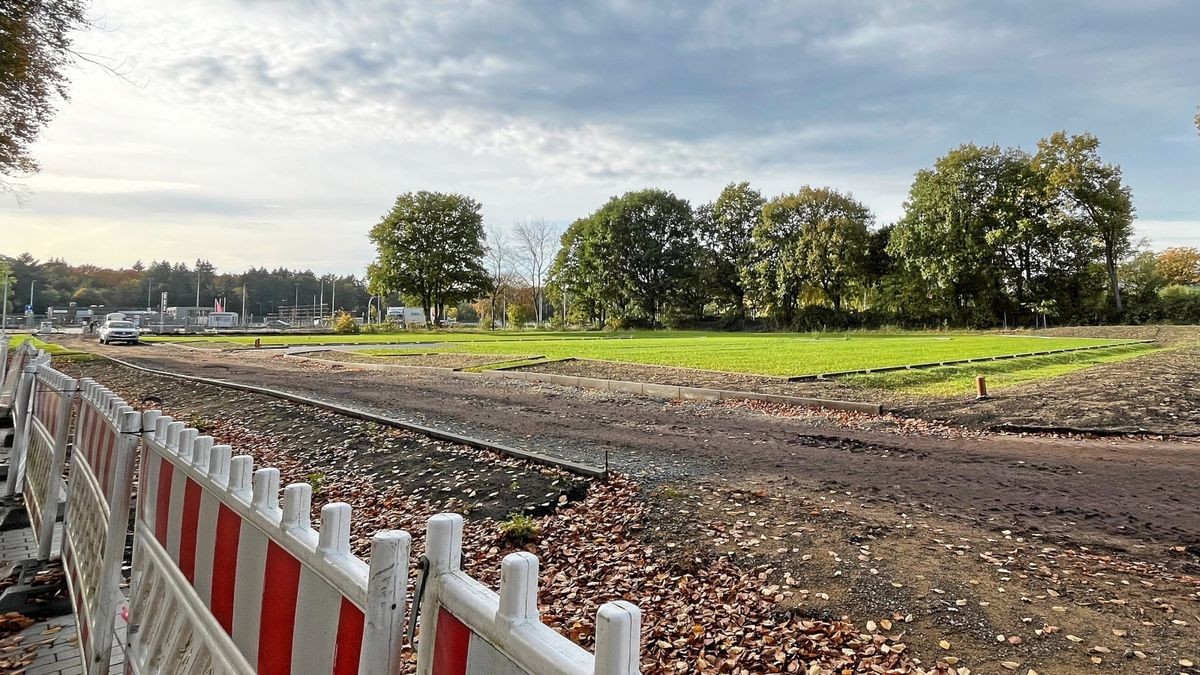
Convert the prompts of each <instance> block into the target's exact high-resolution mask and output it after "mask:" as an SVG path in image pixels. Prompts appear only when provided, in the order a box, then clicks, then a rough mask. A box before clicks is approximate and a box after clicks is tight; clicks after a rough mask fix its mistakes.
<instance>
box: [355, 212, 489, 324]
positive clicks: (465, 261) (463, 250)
mask: <svg viewBox="0 0 1200 675" xmlns="http://www.w3.org/2000/svg"><path fill="white" fill-rule="evenodd" d="M480 211H481V207H480V205H479V202H477V201H475V200H474V199H471V198H470V197H466V196H463V195H458V194H445V193H441V192H426V191H421V192H406V193H404V194H402V195H400V196H399V197H397V198H396V203H395V204H394V205H393V206H392V210H391V211H389V212H388V213H387V215H385V216H384V217H383V219H382V220H380V221H379V223H378V224H377V225H375V227H373V228H371V233H370V238H371V241H372V242H373V243H374V244H375V247H376V250H377V256H376V259H375V261H374V262H373V263H372V264H371V266H370V267H369V268H368V271H367V275H368V278H369V279H370V282H371V284H372V285H375V286H378V287H381V288H386V289H388V290H389V291H398V292H400V293H406V294H410V295H412V296H414V297H416V298H418V299H419V300H420V302H421V307H422V308H423V309H424V310H425V317H426V320H427V321H430V322H434V321H436V320H440V319H441V317H442V316H444V311H445V307H446V305H447V304H450V305H452V306H453V305H454V304H457V303H458V302H462V301H467V300H474V299H475V298H477V297H479V296H481V295H483V294H484V293H486V292H487V290H488V287H489V284H490V283H491V279H490V277H489V275H488V272H487V269H485V267H484V265H483V256H484V231H483V217H482V215H481V214H480Z"/></svg>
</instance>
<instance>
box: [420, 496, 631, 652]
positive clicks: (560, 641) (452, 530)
mask: <svg viewBox="0 0 1200 675" xmlns="http://www.w3.org/2000/svg"><path fill="white" fill-rule="evenodd" d="M462 526H463V519H462V516H460V515H457V514H451V513H444V514H440V515H437V516H434V517H433V518H430V519H429V524H428V529H427V531H426V554H425V555H426V560H425V561H423V562H424V565H425V570H424V578H423V579H422V581H419V582H418V590H420V589H421V587H422V586H423V587H424V592H423V594H422V597H421V600H420V603H421V604H420V622H421V635H420V641H419V643H418V647H417V672H418V673H419V674H420V675H483V674H485V673H502V674H504V675H518V674H520V673H529V674H530V675H593V674H594V675H632V674H634V673H639V672H641V669H640V663H639V653H640V652H639V648H640V637H639V636H640V631H641V613H640V611H639V610H638V608H637V606H635V605H633V604H631V603H628V602H625V601H618V602H609V603H605V604H604V605H602V606H601V607H600V610H599V612H598V614H597V616H596V654H595V656H593V655H592V654H590V653H589V652H588V651H587V650H585V649H583V648H582V647H580V646H579V645H577V644H575V643H573V642H571V641H570V640H568V639H567V638H565V637H563V636H562V635H559V634H558V633H557V632H555V631H554V630H552V629H551V628H549V627H548V626H546V625H545V624H543V623H542V622H541V621H540V619H539V614H538V608H537V584H538V559H537V556H535V555H533V554H531V553H512V554H509V555H508V556H505V558H504V560H503V562H502V563H501V567H500V594H499V595H497V594H496V593H493V592H492V591H491V590H490V589H489V588H487V587H486V586H484V585H483V584H481V583H479V582H478V581H476V580H474V579H472V578H471V577H470V576H468V575H467V574H466V573H465V572H463V571H461V569H460V567H461V563H462Z"/></svg>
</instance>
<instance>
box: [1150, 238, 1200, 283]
mask: <svg viewBox="0 0 1200 675" xmlns="http://www.w3.org/2000/svg"><path fill="white" fill-rule="evenodd" d="M1158 273H1159V275H1160V276H1162V278H1163V282H1164V283H1165V284H1166V285H1167V286H1197V285H1200V249H1196V248H1192V247H1189V246H1178V247H1175V248H1169V249H1167V250H1165V251H1162V252H1161V253H1159V254H1158Z"/></svg>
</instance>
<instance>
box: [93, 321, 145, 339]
mask: <svg viewBox="0 0 1200 675" xmlns="http://www.w3.org/2000/svg"><path fill="white" fill-rule="evenodd" d="M138 335H139V334H138V329H137V326H135V325H133V322H132V321H105V322H104V325H103V326H102V327H101V328H100V344H102V345H107V344H112V343H113V342H128V343H130V344H137V341H138Z"/></svg>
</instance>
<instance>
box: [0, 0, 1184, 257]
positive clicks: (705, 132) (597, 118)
mask: <svg viewBox="0 0 1200 675" xmlns="http://www.w3.org/2000/svg"><path fill="white" fill-rule="evenodd" d="M1164 2H1165V0H1164ZM96 9H97V13H98V14H100V15H101V16H102V17H103V22H104V23H105V24H106V25H107V26H108V28H109V30H105V31H94V32H92V33H90V34H88V35H86V36H85V38H84V40H83V43H82V47H83V48H84V49H85V50H86V51H89V52H92V53H99V54H102V55H105V56H106V57H107V58H110V59H111V60H113V61H114V62H120V63H122V64H124V65H123V72H124V73H125V74H126V76H127V78H128V80H129V81H125V80H122V79H118V78H114V77H112V76H111V75H108V74H105V73H103V72H100V71H98V70H97V69H95V68H90V67H89V68H85V69H83V70H82V71H81V72H80V73H79V74H78V75H77V76H76V77H75V82H74V84H73V100H72V101H71V102H70V104H68V105H67V106H65V107H64V110H63V111H62V113H61V114H60V115H59V117H58V118H57V119H56V121H55V122H54V123H53V124H52V125H51V126H50V128H49V129H48V130H47V131H46V133H45V135H44V138H43V140H42V141H41V142H39V144H38V146H37V148H36V152H37V156H38V158H39V160H40V161H41V162H42V164H43V166H44V169H45V173H43V174H42V175H41V176H37V177H33V178H31V179H29V180H28V181H26V182H27V183H28V184H29V186H30V187H31V189H32V194H30V195H29V196H28V197H27V198H26V199H25V202H24V204H23V205H19V206H18V205H16V204H15V203H11V202H0V219H2V220H3V222H4V223H5V224H7V223H19V224H21V226H22V228H23V229H24V231H26V232H32V233H33V234H34V235H35V236H33V237H32V238H31V239H29V240H28V241H23V242H15V241H13V240H12V239H10V238H9V237H7V236H5V237H4V238H3V239H2V240H0V249H3V252H5V253H15V252H19V251H20V250H24V249H29V250H30V251H31V252H33V253H34V254H35V255H38V256H40V257H50V256H60V255H61V256H66V257H68V258H69V259H72V260H79V261H89V262H98V263H104V264H113V265H119V264H129V263H131V262H132V261H133V260H134V259H137V258H142V259H149V258H170V259H173V260H190V259H193V258H195V257H198V256H203V257H208V258H210V259H212V260H213V262H215V263H216V264H217V265H219V266H221V267H224V268H234V267H239V266H243V265H248V264H259V265H268V266H276V265H288V266H307V265H314V266H317V267H318V268H319V269H320V270H321V271H325V270H329V271H342V272H361V271H362V269H363V267H364V266H365V263H366V262H367V260H368V259H369V257H370V253H371V252H370V250H369V245H368V244H367V242H366V238H365V233H366V231H367V230H368V229H369V227H370V226H371V225H372V224H373V223H374V222H375V221H376V220H377V219H378V217H379V216H380V215H381V214H382V213H383V212H384V211H385V210H386V209H387V208H388V207H389V206H390V204H391V201H392V200H393V199H394V197H395V195H396V194H398V193H400V192H404V191H408V190H416V189H435V190H450V191H457V192H464V193H467V194H470V195H472V196H474V197H475V198H477V199H479V200H480V201H481V202H482V203H483V204H484V208H485V217H486V218H487V219H488V220H489V221H490V222H497V223H501V224H506V223H510V222H512V221H513V220H516V219H519V218H530V217H545V218H548V219H552V220H560V221H569V220H572V219H574V218H576V217H579V216H581V215H584V214H586V213H588V212H589V211H591V210H593V209H594V208H596V207H597V206H598V205H599V204H600V203H602V202H603V200H604V199H606V198H608V197H609V196H612V195H614V194H618V193H620V192H622V191H625V190H630V189H638V188H642V187H646V186H648V185H655V186H660V187H663V188H666V189H671V190H674V191H676V192H677V193H678V194H680V195H681V196H684V197H687V198H689V199H691V200H693V201H694V202H702V201H707V200H709V199H712V198H713V196H715V194H716V193H717V191H719V189H720V187H721V186H723V185H724V184H726V183H728V182H730V181H734V180H743V179H746V180H751V181H752V182H753V183H755V184H756V185H757V186H759V187H760V188H761V189H763V191H764V192H765V193H768V194H776V193H779V192H785V191H792V190H795V189H796V188H797V187H799V186H800V185H804V184H823V185H825V184H827V185H832V186H835V187H837V188H839V189H842V190H848V191H851V192H853V193H854V194H855V195H856V196H857V197H859V198H860V199H863V200H864V201H866V202H867V203H868V204H869V205H870V206H871V207H872V208H873V209H875V211H876V213H877V216H878V219H879V221H880V222H881V223H882V222H889V221H891V220H894V219H895V218H896V217H898V215H899V212H900V208H901V203H902V201H903V199H904V195H905V193H906V192H907V189H908V184H909V182H910V180H911V177H912V174H913V173H914V172H915V171H916V170H917V169H918V168H920V167H922V166H927V165H928V164H930V163H931V162H932V161H933V159H934V158H935V157H937V156H938V155H940V154H943V153H944V152H945V151H946V150H947V149H949V148H951V147H953V146H955V145H958V144H959V143H961V142H964V141H967V140H974V141H979V142H1000V143H1002V144H1018V143H1019V144H1022V145H1024V146H1026V147H1029V146H1031V145H1032V143H1033V141H1034V140H1036V138H1038V137H1039V136H1041V135H1044V134H1045V133H1048V132H1049V131H1052V130H1054V129H1056V128H1060V127H1062V126H1067V125H1071V126H1072V127H1073V128H1078V129H1079V130H1082V129H1083V128H1089V127H1093V126H1096V127H1099V128H1100V130H1102V131H1103V132H1104V133H1102V136H1101V137H1102V139H1103V140H1104V142H1105V148H1104V149H1105V153H1106V157H1109V156H1111V157H1112V158H1113V159H1114V160H1115V161H1119V162H1121V163H1122V164H1123V165H1124V166H1125V169H1126V176H1127V177H1128V178H1129V180H1130V182H1131V183H1132V184H1133V185H1134V188H1135V194H1136V195H1137V196H1138V209H1139V213H1141V214H1143V215H1145V216H1146V217H1147V218H1149V219H1157V220H1146V221H1139V228H1142V229H1143V230H1145V231H1146V232H1147V234H1149V236H1152V237H1153V238H1154V239H1155V241H1156V243H1157V242H1158V241H1159V239H1160V238H1162V240H1163V241H1175V240H1186V239H1187V238H1188V236H1189V235H1187V234H1186V233H1183V232H1182V229H1181V227H1179V226H1171V225H1169V224H1166V225H1163V224H1161V223H1167V221H1168V220H1169V219H1170V218H1176V219H1178V221H1177V222H1178V223H1192V224H1195V222H1196V221H1197V220H1198V219H1200V210H1198V209H1200V207H1198V206H1197V205H1196V204H1195V203H1193V202H1192V201H1189V200H1187V199H1185V198H1184V197H1182V196H1181V195H1182V194H1184V193H1186V192H1187V189H1189V188H1194V185H1196V184H1200V175H1197V174H1198V173H1200V169H1197V168H1196V166H1197V163H1196V162H1195V160H1194V157H1195V154H1196V147H1195V146H1192V145H1189V144H1188V143H1187V142H1184V141H1181V140H1180V138H1179V137H1178V136H1179V133H1180V132H1179V125H1178V120H1176V119H1175V117H1179V115H1178V114H1176V115H1174V117H1172V116H1171V114H1170V113H1169V109H1170V107H1171V106H1174V107H1178V108H1180V109H1182V110H1184V111H1185V112H1188V111H1191V110H1193V109H1194V105H1195V103H1196V101H1191V100H1185V99H1186V96H1187V95H1188V92H1187V90H1186V89H1183V88H1181V87H1180V86H1179V82H1181V81H1184V80H1186V79H1187V78H1188V77H1191V76H1192V74H1191V73H1190V71H1188V69H1187V68H1186V64H1187V63H1188V62H1189V57H1195V56H1197V55H1200V52H1198V51H1197V48H1196V47H1195V43H1194V41H1186V40H1170V39H1169V38H1170V33H1171V31H1181V30H1183V29H1182V28H1179V27H1180V26H1183V25H1186V24H1187V21H1186V19H1187V18H1196V15H1197V12H1196V11H1194V10H1191V9H1189V8H1188V7H1187V6H1186V5H1179V4H1175V5H1171V4H1163V5H1161V6H1159V7H1157V8H1155V9H1154V10H1153V11H1149V12H1141V13H1135V12H1131V11H1130V10H1129V9H1128V8H1127V7H1124V6H1114V7H1112V8H1110V10H1106V11H1112V12H1113V13H1114V14H1113V16H1114V17H1117V18H1116V19H1113V18H1112V17H1109V16H1108V15H1107V14H1105V13H1104V12H1093V13H1091V14H1090V15H1089V16H1090V20H1091V21H1092V23H1093V24H1095V25H1093V26H1092V29H1091V30H1090V31H1075V30H1074V28H1073V27H1074V26H1076V25H1077V24H1078V21H1079V20H1080V16H1081V14H1080V10H1079V9H1078V8H1076V9H1075V10H1072V9H1071V8H1062V7H1053V8H1041V7H1034V8H1032V9H1031V8H1030V6H1028V5H1022V4H1020V3H1018V4H1017V5H1005V6H999V7H993V6H992V5H991V4H987V5H976V4H966V3H954V2H940V3H937V4H936V5H929V4H928V3H916V2H891V3H864V4H857V3H841V4H830V3H823V2H816V1H814V0H808V1H805V2H800V3H797V2H786V1H783V2H769V3H755V4H753V5H746V4H745V3H736V2H728V1H724V0H722V1H715V2H711V3H684V4H679V5H672V6H669V7H668V6H662V5H655V4H653V3H638V2H596V3H589V4H574V3H572V4H568V5H561V4H558V3H550V2H544V3H539V2H528V3H491V2H482V1H479V2H445V3H403V2H398V1H395V0H206V2H203V3H198V2H187V1H185V0H159V1H158V2H154V3H145V2H142V1H141V0H100V1H98V2H97V5H96ZM1033 10H1037V11H1033ZM1067 28H1070V30H1067ZM1150 35H1157V36H1159V37H1161V38H1163V39H1164V40H1167V41H1168V42H1170V43H1171V44H1172V45H1174V46H1172V47H1170V48H1161V47H1159V46H1157V43H1156V42H1155V41H1154V40H1152V39H1151V38H1150V37H1148V36H1150ZM1114 58H1115V59H1117V60H1118V61H1119V62H1120V68H1118V69H1115V70H1114V69H1107V68H1100V67H1098V66H1097V64H1103V63H1104V62H1105V60H1106V59H1114ZM1193 60H1194V59H1193ZM1172 64H1174V65H1172ZM1073 67H1074V68H1075V70H1074V71H1073V70H1072V68H1073ZM1154 83H1165V84H1164V86H1162V87H1158V88H1157V89H1156V90H1155V91H1154V92H1153V101H1154V105H1155V107H1156V108H1155V110H1150V109H1149V108H1148V107H1147V106H1146V105H1145V103H1144V101H1143V102H1139V101H1133V100H1129V101H1125V102H1122V101H1121V100H1120V98H1121V96H1123V94H1115V93H1114V92H1134V93H1136V94H1137V96H1138V97H1142V98H1146V97H1150V96H1151V93H1150V92H1149V90H1150V89H1154V88H1155V87H1156V85H1155V84H1154ZM1192 93H1194V90H1193V92H1192ZM1193 98H1194V96H1193ZM1064 111H1066V112H1067V113H1069V115H1066V114H1065V113H1064ZM1131 115H1136V119H1137V123H1136V124H1133V123H1131V121H1130V116H1131ZM1189 116H1190V113H1189ZM1168 120H1169V123H1168ZM1187 158H1191V159H1187ZM1189 161H1190V162H1191V163H1190V164H1188V163H1187V162H1189ZM1172 222H1176V221H1172ZM1155 223H1159V224H1155Z"/></svg>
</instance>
